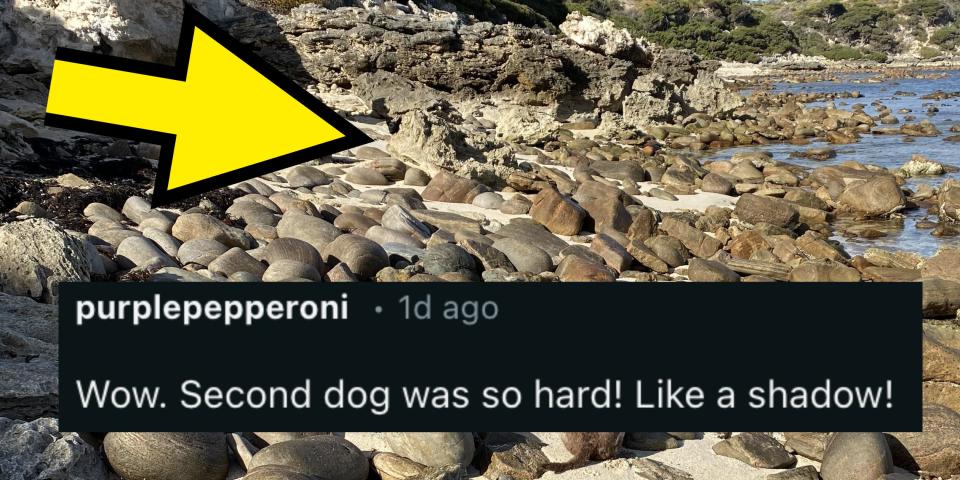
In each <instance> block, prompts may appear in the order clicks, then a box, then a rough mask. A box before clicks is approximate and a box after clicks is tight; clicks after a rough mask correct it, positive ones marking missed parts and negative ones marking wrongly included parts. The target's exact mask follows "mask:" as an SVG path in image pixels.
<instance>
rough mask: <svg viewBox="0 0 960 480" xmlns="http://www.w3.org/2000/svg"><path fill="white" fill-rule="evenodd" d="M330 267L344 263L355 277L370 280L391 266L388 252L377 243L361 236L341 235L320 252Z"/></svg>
mask: <svg viewBox="0 0 960 480" xmlns="http://www.w3.org/2000/svg"><path fill="white" fill-rule="evenodd" d="M320 253H321V255H322V257H323V260H324V262H326V264H327V266H328V267H333V266H334V265H335V264H337V263H341V262H342V263H344V264H346V265H347V267H349V268H350V271H351V272H353V274H354V275H356V276H358V277H360V278H362V279H369V278H373V277H374V276H376V274H377V272H378V271H380V270H381V269H383V268H385V267H388V266H390V260H389V258H388V257H387V252H386V250H384V249H383V247H381V246H380V245H378V244H377V243H376V242H374V241H372V240H369V239H367V238H364V237H361V236H359V235H353V234H349V233H348V234H344V235H340V236H339V237H337V238H336V239H334V240H333V241H332V242H330V243H329V244H327V246H326V247H325V248H324V249H323V250H322V251H321V252H320Z"/></svg>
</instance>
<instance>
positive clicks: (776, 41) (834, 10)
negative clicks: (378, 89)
mask: <svg viewBox="0 0 960 480" xmlns="http://www.w3.org/2000/svg"><path fill="white" fill-rule="evenodd" d="M253 1H259V2H263V3H264V4H266V5H267V6H269V7H270V8H271V10H274V11H289V9H290V8H292V7H294V6H296V5H299V4H302V3H307V2H308V1H311V0H253ZM312 1H315V0H312ZM446 1H447V2H450V4H452V5H453V6H455V7H456V8H457V9H458V10H459V11H461V12H463V13H466V14H470V15H473V16H475V17H476V18H478V19H480V20H485V21H492V22H497V23H503V22H514V23H520V24H523V25H527V26H542V27H546V28H550V29H553V28H556V27H557V26H558V25H559V24H560V23H562V22H563V21H564V19H565V18H566V16H567V14H568V13H570V12H573V11H579V12H581V13H583V14H585V15H593V16H597V17H600V18H603V19H609V20H611V21H613V22H614V24H616V25H617V26H619V27H621V28H626V29H627V30H629V31H630V32H631V33H633V34H634V35H635V36H642V37H645V38H647V39H648V40H650V41H651V42H654V43H657V44H660V45H663V46H666V47H672V48H683V49H689V50H693V51H695V52H697V53H698V54H700V55H701V56H703V57H705V58H710V59H725V60H734V61H741V62H757V61H759V60H760V59H761V58H762V57H764V56H771V55H781V54H787V53H801V54H806V55H823V56H824V57H826V58H829V59H834V60H875V61H880V62H885V61H887V57H888V55H890V54H895V53H899V52H900V51H901V49H902V43H903V39H902V38H898V36H897V34H898V32H901V31H903V32H906V34H908V35H912V36H913V39H914V40H915V41H916V42H919V43H920V44H921V51H920V54H921V56H923V57H924V58H932V57H935V56H938V55H941V54H944V53H952V52H956V51H957V50H958V49H960V18H958V17H960V0H765V1H763V2H751V1H747V0H446ZM441 3H442V2H441Z"/></svg>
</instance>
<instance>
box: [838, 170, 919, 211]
mask: <svg viewBox="0 0 960 480" xmlns="http://www.w3.org/2000/svg"><path fill="white" fill-rule="evenodd" d="M838 202H839V204H840V206H841V207H842V208H843V209H845V210H849V211H853V212H856V213H858V214H861V215H864V216H868V217H879V216H882V215H886V214H889V213H892V212H896V211H898V210H900V209H902V208H903V207H904V206H905V205H906V204H907V199H906V198H905V197H904V196H903V192H902V191H901V190H900V186H899V185H897V181H896V179H895V178H894V177H893V175H879V176H876V177H874V178H872V179H870V180H867V181H865V182H860V183H855V184H852V185H850V186H848V187H847V188H846V189H845V190H844V191H843V193H842V194H841V195H840V198H839V199H838Z"/></svg>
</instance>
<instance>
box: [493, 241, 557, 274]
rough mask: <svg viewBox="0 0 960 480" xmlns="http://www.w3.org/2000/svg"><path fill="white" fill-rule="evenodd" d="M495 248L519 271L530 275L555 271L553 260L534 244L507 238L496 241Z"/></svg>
mask: <svg viewBox="0 0 960 480" xmlns="http://www.w3.org/2000/svg"><path fill="white" fill-rule="evenodd" d="M493 248H495V249H497V250H500V251H501V252H503V254H504V255H506V256H507V258H508V259H509V260H510V263H512V264H513V266H514V267H516V269H517V271H520V272H529V273H541V272H550V271H553V258H552V257H551V256H550V254H548V253H547V252H545V251H543V250H542V249H540V248H539V247H537V246H536V245H534V244H532V243H528V242H524V241H521V240H518V239H516V238H509V237H507V238H500V239H497V240H495V241H494V242H493ZM557 253H559V252H557Z"/></svg>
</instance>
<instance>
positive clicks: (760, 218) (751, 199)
mask: <svg viewBox="0 0 960 480" xmlns="http://www.w3.org/2000/svg"><path fill="white" fill-rule="evenodd" d="M733 214H734V215H736V216H737V218H739V219H740V220H742V221H744V222H747V223H751V224H754V225H757V224H760V223H769V224H771V225H775V226H778V227H782V228H787V229H792V228H794V227H795V226H796V225H797V222H798V221H799V219H800V213H799V212H798V211H797V209H796V208H795V207H793V206H792V205H790V203H789V202H785V201H783V200H780V199H776V198H771V197H764V196H760V195H754V194H752V193H745V194H743V195H741V196H740V199H739V200H737V206H736V208H734V210H733Z"/></svg>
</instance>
